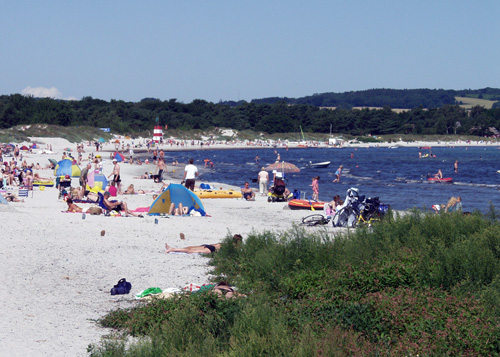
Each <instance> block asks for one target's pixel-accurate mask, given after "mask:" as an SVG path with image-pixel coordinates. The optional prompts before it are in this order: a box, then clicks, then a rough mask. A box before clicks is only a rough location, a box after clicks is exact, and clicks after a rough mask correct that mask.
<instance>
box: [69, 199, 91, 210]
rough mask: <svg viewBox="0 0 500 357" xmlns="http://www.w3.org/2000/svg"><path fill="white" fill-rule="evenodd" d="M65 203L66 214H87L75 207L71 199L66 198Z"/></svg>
mask: <svg viewBox="0 0 500 357" xmlns="http://www.w3.org/2000/svg"><path fill="white" fill-rule="evenodd" d="M66 203H67V204H68V212H79V213H87V211H86V210H85V211H84V210H83V208H81V207H80V206H77V205H76V204H75V203H73V200H72V199H71V198H68V199H67V200H66Z"/></svg>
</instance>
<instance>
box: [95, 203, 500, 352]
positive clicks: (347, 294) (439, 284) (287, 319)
mask: <svg viewBox="0 0 500 357" xmlns="http://www.w3.org/2000/svg"><path fill="white" fill-rule="evenodd" d="M491 209H492V210H493V212H492V214H490V215H488V217H483V216H481V215H480V214H479V213H476V214H473V215H467V216H464V215H461V214H460V213H454V214H444V215H433V214H423V213H421V212H418V211H413V212H412V213H411V214H409V215H406V216H404V217H402V218H401V217H398V218H396V219H387V220H385V221H383V222H382V223H380V224H378V225H376V226H374V229H373V230H371V231H369V230H366V229H358V230H357V231H355V232H354V231H352V233H350V234H347V235H343V236H335V237H334V236H332V235H331V234H327V233H326V231H319V232H316V233H314V234H312V233H308V232H306V231H304V230H301V229H298V228H296V229H293V230H291V231H289V232H286V233H283V234H279V235H278V234H275V233H271V232H263V233H259V234H252V235H250V236H249V237H248V238H247V239H246V240H245V242H244V244H241V245H239V246H238V247H235V246H233V245H232V243H231V242H232V241H231V239H230V238H229V237H226V240H225V242H224V244H223V246H222V248H221V250H220V251H219V252H218V253H217V254H215V255H214V256H213V257H212V258H211V260H210V264H211V265H212V267H213V270H212V275H213V276H214V280H221V279H228V280H229V281H231V282H232V283H234V284H236V285H237V286H238V287H239V289H240V291H242V292H245V293H247V294H248V296H247V297H246V298H238V299H234V300H224V299H221V298H220V297H218V296H216V295H214V294H212V293H210V292H205V293H200V294H185V295H182V296H180V297H178V298H175V299H172V300H154V301H153V302H151V303H149V304H141V305H138V306H137V307H135V308H132V309H125V310H117V311H114V312H112V313H110V314H108V315H106V316H104V317H103V318H102V319H101V320H100V323H101V324H102V325H103V326H105V327H111V328H115V329H118V330H119V331H121V333H124V334H130V335H134V336H139V337H141V336H143V337H142V339H141V340H140V341H141V342H139V343H135V344H131V345H130V347H128V348H126V347H125V346H126V345H125V344H124V340H123V339H118V340H110V339H105V340H103V341H102V342H101V343H98V344H95V345H90V346H89V353H90V354H91V355H95V356H105V355H116V356H122V355H127V356H139V355H140V356H155V355H165V354H169V355H179V356H181V355H182V356H188V355H189V356H191V355H196V356H241V355H243V356H250V355H252V356H254V355H259V356H260V355H271V356H274V355H279V356H283V355H299V356H316V355H336V356H337V355H340V356H342V355H416V354H420V355H443V354H447V355H498V354H499V353H500V225H499V223H498V212H495V211H494V208H493V207H492V208H491ZM144 337H147V338H144Z"/></svg>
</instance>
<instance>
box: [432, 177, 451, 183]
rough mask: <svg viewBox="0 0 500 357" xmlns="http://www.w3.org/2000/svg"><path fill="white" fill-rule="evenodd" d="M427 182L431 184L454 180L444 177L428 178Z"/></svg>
mask: <svg viewBox="0 0 500 357" xmlns="http://www.w3.org/2000/svg"><path fill="white" fill-rule="evenodd" d="M427 181H429V182H452V181H453V179H452V178H451V177H443V178H439V177H428V178H427Z"/></svg>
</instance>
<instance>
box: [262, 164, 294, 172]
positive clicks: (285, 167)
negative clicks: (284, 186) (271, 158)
mask: <svg viewBox="0 0 500 357" xmlns="http://www.w3.org/2000/svg"><path fill="white" fill-rule="evenodd" d="M265 170H266V171H274V170H276V171H280V172H285V173H289V172H300V169H299V168H298V167H297V166H295V165H294V164H291V163H289V162H285V161H280V162H275V163H274V164H271V165H269V166H267V167H266V168H265Z"/></svg>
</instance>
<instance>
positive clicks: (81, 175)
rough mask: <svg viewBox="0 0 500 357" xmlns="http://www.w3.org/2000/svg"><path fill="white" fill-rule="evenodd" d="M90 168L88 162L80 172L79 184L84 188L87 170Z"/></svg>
mask: <svg viewBox="0 0 500 357" xmlns="http://www.w3.org/2000/svg"><path fill="white" fill-rule="evenodd" d="M91 168H92V164H90V163H88V164H87V166H85V167H84V168H83V170H82V172H81V173H80V186H81V187H82V188H83V189H84V190H85V185H86V184H87V176H88V174H89V170H90V169H91Z"/></svg>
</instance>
